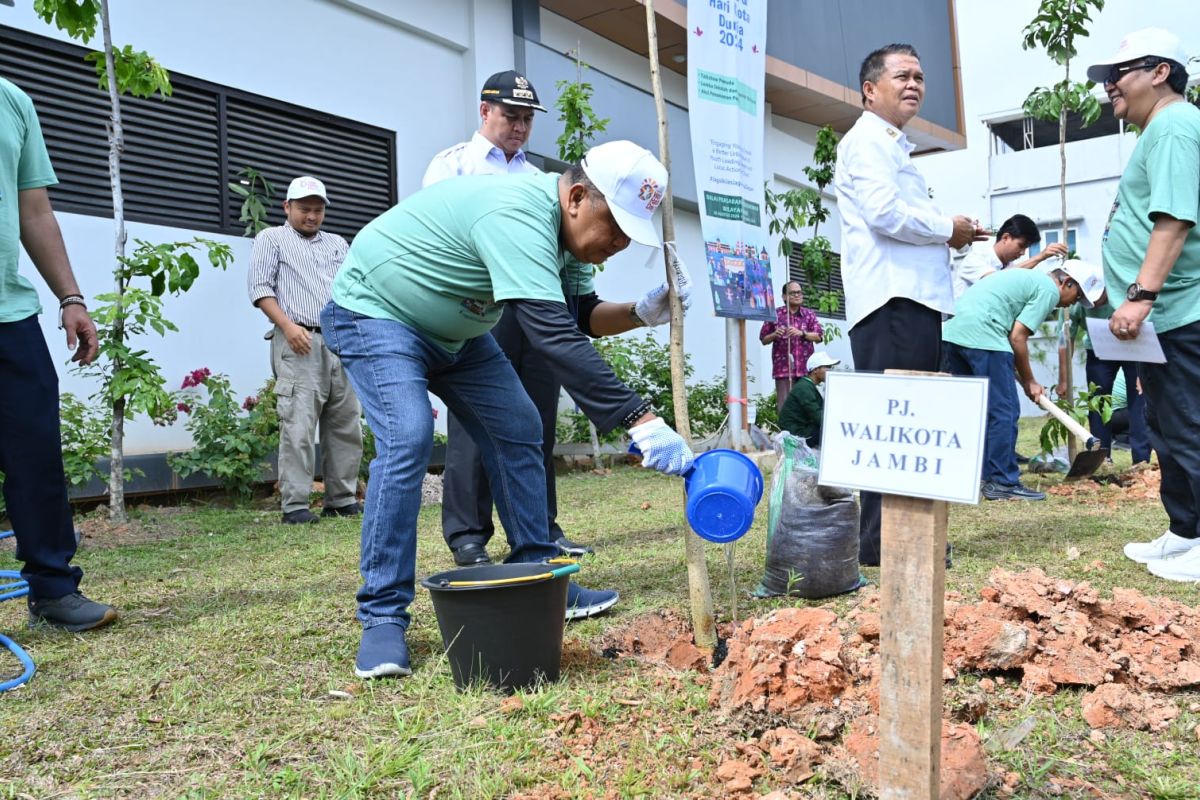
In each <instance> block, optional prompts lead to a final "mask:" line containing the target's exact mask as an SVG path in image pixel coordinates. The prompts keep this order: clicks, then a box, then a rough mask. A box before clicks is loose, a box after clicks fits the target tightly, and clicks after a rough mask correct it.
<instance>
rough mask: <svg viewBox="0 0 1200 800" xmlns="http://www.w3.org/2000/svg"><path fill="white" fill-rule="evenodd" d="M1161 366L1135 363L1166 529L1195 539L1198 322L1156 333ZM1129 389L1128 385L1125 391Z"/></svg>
mask: <svg viewBox="0 0 1200 800" xmlns="http://www.w3.org/2000/svg"><path fill="white" fill-rule="evenodd" d="M1158 340H1159V342H1160V343H1161V344H1162V349H1163V355H1165V356H1166V357H1167V363H1165V364H1145V363H1142V364H1139V365H1138V372H1139V374H1140V375H1141V378H1142V391H1143V392H1144V395H1145V398H1146V422H1147V424H1148V426H1149V428H1150V446H1151V447H1153V448H1154V450H1155V452H1157V453H1158V463H1159V465H1160V466H1161V469H1162V489H1161V490H1160V496H1161V498H1162V504H1163V508H1164V509H1166V512H1167V516H1168V517H1169V518H1170V520H1171V532H1172V533H1174V534H1175V535H1176V536H1182V537H1184V538H1185V539H1195V538H1197V537H1200V322H1193V323H1192V324H1190V325H1184V326H1183V327H1182V328H1176V329H1175V330H1172V331H1167V332H1166V333H1159V334H1158ZM1130 391H1131V392H1132V391H1133V390H1132V389H1131V390H1130Z"/></svg>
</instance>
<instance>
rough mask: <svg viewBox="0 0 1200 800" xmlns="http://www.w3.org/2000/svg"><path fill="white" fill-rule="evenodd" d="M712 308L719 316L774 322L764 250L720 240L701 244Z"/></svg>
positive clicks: (769, 280)
mask: <svg viewBox="0 0 1200 800" xmlns="http://www.w3.org/2000/svg"><path fill="white" fill-rule="evenodd" d="M704 249H705V256H706V258H707V262H708V281H709V286H710V287H711V288H712V294H713V308H714V309H715V310H716V313H717V316H719V317H736V318H741V319H765V320H769V319H774V318H775V311H774V309H775V296H774V294H773V291H772V289H771V255H770V253H768V252H767V248H765V247H756V246H754V245H747V244H743V243H742V242H737V243H735V244H733V245H728V244H725V243H724V242H722V241H721V240H720V239H718V240H716V241H714V242H705V243H704Z"/></svg>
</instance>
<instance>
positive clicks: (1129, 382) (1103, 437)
mask: <svg viewBox="0 0 1200 800" xmlns="http://www.w3.org/2000/svg"><path fill="white" fill-rule="evenodd" d="M1117 370H1121V371H1122V372H1124V373H1125V397H1126V398H1127V400H1128V407H1129V449H1130V451H1131V455H1132V456H1133V463H1135V464H1137V463H1139V462H1141V461H1149V460H1150V431H1149V429H1148V428H1147V427H1146V398H1144V397H1142V395H1141V394H1139V393H1138V390H1137V381H1138V362H1136V361H1105V360H1103V359H1100V358H1096V354H1095V353H1094V352H1092V351H1091V350H1088V351H1087V379H1088V382H1089V383H1094V384H1096V385H1097V386H1099V387H1100V394H1112V388H1113V383H1114V382H1115V381H1116V380H1117ZM1088 427H1089V428H1090V429H1091V431H1092V435H1093V436H1095V437H1096V438H1097V439H1099V440H1100V446H1101V447H1106V448H1110V449H1111V448H1112V427H1111V426H1110V425H1107V424H1105V422H1104V421H1103V420H1101V419H1100V415H1099V414H1098V413H1096V412H1095V411H1092V412H1089V413H1088Z"/></svg>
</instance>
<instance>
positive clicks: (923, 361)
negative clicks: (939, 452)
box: [850, 297, 942, 567]
mask: <svg viewBox="0 0 1200 800" xmlns="http://www.w3.org/2000/svg"><path fill="white" fill-rule="evenodd" d="M850 352H851V353H852V354H853V355H854V369H855V370H856V371H858V372H883V371H884V370H886V369H911V370H921V371H924V372H936V371H937V370H938V368H939V367H940V365H941V360H942V314H941V312H940V311H935V310H933V309H932V308H929V307H928V306H923V305H921V304H920V303H918V302H916V301H915V300H909V299H907V298H903V297H894V298H892V299H891V300H889V301H888V302H887V303H885V304H884V305H883V306H881V307H880V308H878V309H876V310H875V311H872V312H871V313H870V314H868V315H867V316H866V317H864V318H863V319H862V321H861V322H859V323H858V324H857V325H855V326H854V327H853V328H851V329H850ZM882 504H883V497H882V496H881V495H880V494H879V493H878V492H862V493H861V494H860V497H859V528H858V560H859V563H861V564H863V565H865V566H868V567H877V566H879V523H880V514H881V512H882Z"/></svg>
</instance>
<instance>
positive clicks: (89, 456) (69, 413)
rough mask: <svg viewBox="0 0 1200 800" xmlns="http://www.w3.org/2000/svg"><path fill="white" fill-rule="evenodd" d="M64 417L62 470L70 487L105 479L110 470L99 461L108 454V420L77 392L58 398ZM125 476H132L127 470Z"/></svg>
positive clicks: (61, 414) (60, 412) (62, 416)
mask: <svg viewBox="0 0 1200 800" xmlns="http://www.w3.org/2000/svg"><path fill="white" fill-rule="evenodd" d="M59 404H60V408H59V414H60V416H61V419H62V451H63V471H64V472H65V473H66V475H67V485H68V486H83V485H84V484H85V483H87V482H88V481H90V480H91V479H92V478H99V479H101V480H104V479H105V478H106V477H107V472H106V471H105V470H101V469H99V468H98V467H97V462H98V461H99V460H100V459H101V458H104V457H105V456H107V455H108V454H109V449H110V443H109V422H108V417H107V415H105V414H102V413H100V411H99V410H98V409H95V408H89V407H88V406H86V405H84V403H83V401H81V400H79V399H78V398H77V397H75V395H73V394H70V393H64V394H63V395H62V397H61V398H60V400H59ZM126 472H127V474H126V476H125V477H126V479H128V478H129V477H130V475H129V474H128V470H127V471H126Z"/></svg>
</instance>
